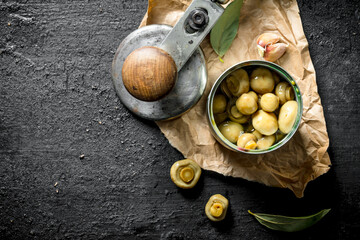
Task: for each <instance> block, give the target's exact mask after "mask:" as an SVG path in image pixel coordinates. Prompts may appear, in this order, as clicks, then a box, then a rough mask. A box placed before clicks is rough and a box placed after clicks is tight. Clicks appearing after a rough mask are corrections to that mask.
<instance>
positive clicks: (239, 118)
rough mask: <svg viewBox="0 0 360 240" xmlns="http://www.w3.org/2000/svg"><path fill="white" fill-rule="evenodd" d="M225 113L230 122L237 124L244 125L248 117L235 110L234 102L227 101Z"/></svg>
mask: <svg viewBox="0 0 360 240" xmlns="http://www.w3.org/2000/svg"><path fill="white" fill-rule="evenodd" d="M227 113H228V116H229V118H230V120H231V121H233V122H237V123H246V122H247V121H248V120H249V118H250V116H248V115H244V114H242V113H241V112H239V110H238V109H237V107H236V105H235V101H229V103H228V106H227Z"/></svg>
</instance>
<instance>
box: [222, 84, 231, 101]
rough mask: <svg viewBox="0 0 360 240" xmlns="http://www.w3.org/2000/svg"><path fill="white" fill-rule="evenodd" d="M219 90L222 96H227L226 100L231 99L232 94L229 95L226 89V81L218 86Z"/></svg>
mask: <svg viewBox="0 0 360 240" xmlns="http://www.w3.org/2000/svg"><path fill="white" fill-rule="evenodd" d="M220 89H221V92H222V93H223V94H225V96H227V97H228V98H231V97H232V94H231V92H230V90H229V89H228V87H227V84H226V81H222V83H221V84H220Z"/></svg>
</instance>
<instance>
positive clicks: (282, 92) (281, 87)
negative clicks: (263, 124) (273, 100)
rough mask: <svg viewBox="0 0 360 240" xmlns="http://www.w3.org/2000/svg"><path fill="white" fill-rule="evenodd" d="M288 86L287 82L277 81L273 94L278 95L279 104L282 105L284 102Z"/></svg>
mask: <svg viewBox="0 0 360 240" xmlns="http://www.w3.org/2000/svg"><path fill="white" fill-rule="evenodd" d="M287 87H290V85H289V84H288V83H287V82H279V83H278V84H277V85H276V88H275V94H276V96H278V97H279V100H280V104H281V105H283V104H284V103H285V102H286V88H287Z"/></svg>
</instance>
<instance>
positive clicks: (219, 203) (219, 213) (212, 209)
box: [205, 194, 229, 222]
mask: <svg viewBox="0 0 360 240" xmlns="http://www.w3.org/2000/svg"><path fill="white" fill-rule="evenodd" d="M228 207H229V200H227V199H226V198H225V197H224V196H222V195H220V194H215V195H212V196H211V197H210V199H209V201H208V202H207V203H206V206H205V214H206V216H207V217H208V218H209V219H210V220H211V221H214V222H218V221H221V220H223V219H224V218H225V217H226V212H227V209H228Z"/></svg>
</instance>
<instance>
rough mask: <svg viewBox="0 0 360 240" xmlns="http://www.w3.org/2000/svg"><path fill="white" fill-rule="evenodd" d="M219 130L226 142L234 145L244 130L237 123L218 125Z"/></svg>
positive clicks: (227, 122) (228, 122) (229, 122)
mask: <svg viewBox="0 0 360 240" xmlns="http://www.w3.org/2000/svg"><path fill="white" fill-rule="evenodd" d="M219 130H220V132H221V134H222V135H223V136H224V137H225V138H226V139H227V140H229V141H230V142H232V143H236V142H237V140H238V138H239V136H240V134H241V132H243V131H244V128H243V127H242V126H241V125H240V124H239V123H236V122H232V121H226V122H223V123H221V124H220V126H219Z"/></svg>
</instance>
